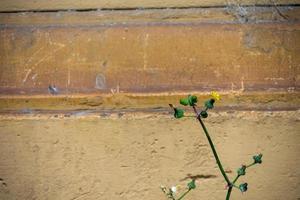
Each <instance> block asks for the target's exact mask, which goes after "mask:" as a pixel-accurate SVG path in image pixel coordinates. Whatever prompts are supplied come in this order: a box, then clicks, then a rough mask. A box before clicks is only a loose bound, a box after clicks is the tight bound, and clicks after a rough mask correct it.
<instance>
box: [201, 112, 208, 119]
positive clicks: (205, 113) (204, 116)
mask: <svg viewBox="0 0 300 200" xmlns="http://www.w3.org/2000/svg"><path fill="white" fill-rule="evenodd" d="M200 116H201V117H203V118H207V117H208V113H207V112H206V111H205V110H202V111H201V112H200Z"/></svg>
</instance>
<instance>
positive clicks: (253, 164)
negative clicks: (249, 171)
mask: <svg viewBox="0 0 300 200" xmlns="http://www.w3.org/2000/svg"><path fill="white" fill-rule="evenodd" d="M255 164H256V163H255V162H254V163H252V164H250V165H247V166H246V168H249V167H251V166H253V165H255Z"/></svg>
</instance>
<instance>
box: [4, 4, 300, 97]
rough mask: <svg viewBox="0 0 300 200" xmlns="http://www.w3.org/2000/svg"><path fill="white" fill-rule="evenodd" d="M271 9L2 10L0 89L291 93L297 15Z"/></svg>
mask: <svg viewBox="0 0 300 200" xmlns="http://www.w3.org/2000/svg"><path fill="white" fill-rule="evenodd" d="M276 8H277V7H276ZM276 8H275V7H274V6H273V7H272V6H271V7H268V6H267V7H257V8H256V7H251V6H250V7H245V8H241V7H240V6H231V7H224V8H223V7H222V8H203V9H201V8H199V9H180V10H177V9H150V10H149V9H148V10H144V11H143V10H142V11H140V10H125V11H90V12H76V11H74V12H45V13H39V12H38V13H31V12H25V13H1V14H0V16H1V17H0V23H1V27H0V68H1V71H0V92H1V94H2V95H3V94H45V93H48V90H47V87H48V85H50V84H52V85H56V86H57V87H58V88H59V90H60V92H61V94H74V93H100V94H102V93H109V92H111V91H112V90H118V91H120V92H142V93H149V92H169V91H173V92H176V91H191V90H193V91H204V90H210V89H221V90H225V91H270V90H272V91H279V90H280V91H297V90H298V88H299V68H300V65H299V63H300V58H299V56H298V55H299V50H300V42H299V41H300V40H299V38H300V26H299V16H300V15H299V13H300V9H299V8H298V7H297V6H295V7H289V6H281V7H280V8H277V10H276ZM279 9H280V10H279Z"/></svg>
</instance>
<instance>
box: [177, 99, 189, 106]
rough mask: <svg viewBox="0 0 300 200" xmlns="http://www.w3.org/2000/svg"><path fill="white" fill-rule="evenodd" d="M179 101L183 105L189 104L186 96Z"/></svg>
mask: <svg viewBox="0 0 300 200" xmlns="http://www.w3.org/2000/svg"><path fill="white" fill-rule="evenodd" d="M179 102H180V104H181V105H184V106H187V105H189V100H188V99H187V98H184V99H180V101H179Z"/></svg>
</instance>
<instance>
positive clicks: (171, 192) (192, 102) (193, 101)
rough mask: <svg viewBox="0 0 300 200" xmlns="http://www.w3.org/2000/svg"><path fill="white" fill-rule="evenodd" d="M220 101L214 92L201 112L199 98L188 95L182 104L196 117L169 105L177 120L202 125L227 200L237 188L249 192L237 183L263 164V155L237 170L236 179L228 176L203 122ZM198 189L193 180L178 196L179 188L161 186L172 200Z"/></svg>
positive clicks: (181, 101)
mask: <svg viewBox="0 0 300 200" xmlns="http://www.w3.org/2000/svg"><path fill="white" fill-rule="evenodd" d="M219 100H220V95H219V94H218V93H217V92H212V93H211V98H210V99H208V100H207V101H205V102H204V106H203V108H202V109H201V111H200V112H199V111H198V107H197V103H198V99H197V96H194V95H188V96H187V97H186V98H183V99H180V101H179V102H180V104H181V105H183V106H189V107H191V108H192V110H193V112H194V113H195V115H194V116H188V115H185V112H184V110H183V109H181V108H177V107H174V106H173V105H172V104H169V105H170V107H171V108H172V109H173V111H174V117H175V118H176V119H180V118H183V117H194V118H196V119H197V120H198V122H199V123H200V126H201V128H202V129H203V131H204V134H205V136H206V138H207V140H208V143H209V145H210V148H211V150H212V153H213V155H214V157H215V160H216V162H217V165H218V168H219V170H220V172H221V174H222V176H223V178H224V180H225V182H226V186H227V187H226V188H227V194H226V200H229V199H230V196H231V192H232V190H233V189H234V188H237V189H238V190H240V191H241V192H246V191H247V190H248V183H240V184H239V185H237V181H238V179H239V178H240V177H241V176H244V175H246V170H247V169H248V168H250V167H252V166H254V165H256V164H261V163H262V154H258V155H255V156H253V161H252V163H250V164H249V165H241V167H240V168H238V169H237V175H236V177H235V178H234V179H233V180H232V181H231V180H230V179H229V177H228V176H227V174H226V172H225V170H224V167H223V165H222V163H221V160H220V158H219V156H218V153H217V151H216V149H215V145H214V143H213V141H212V139H211V137H210V135H209V133H208V130H207V128H206V126H205V124H204V122H203V119H205V118H207V117H208V110H210V109H213V108H214V105H215V102H216V101H219ZM195 188H196V183H195V180H191V182H189V183H188V184H187V188H186V191H185V192H184V193H183V194H181V195H178V194H177V186H172V187H171V188H167V187H165V186H161V189H162V191H163V192H164V193H165V195H166V196H167V197H168V198H169V199H172V200H182V199H183V198H184V197H185V196H186V195H187V194H188V193H189V192H190V191H191V190H193V189H195ZM176 196H179V197H178V198H176Z"/></svg>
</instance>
